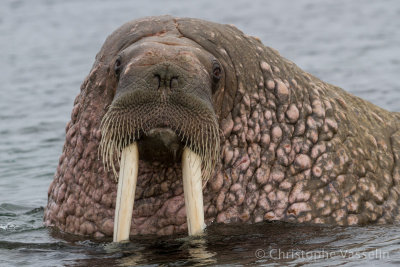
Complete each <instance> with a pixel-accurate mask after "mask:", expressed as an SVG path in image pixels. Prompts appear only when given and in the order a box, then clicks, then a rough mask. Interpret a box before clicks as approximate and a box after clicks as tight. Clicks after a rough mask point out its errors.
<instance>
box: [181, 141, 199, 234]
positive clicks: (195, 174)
mask: <svg viewBox="0 0 400 267" xmlns="http://www.w3.org/2000/svg"><path fill="white" fill-rule="evenodd" d="M182 178H183V192H184V195H185V208H186V217H187V225H188V231H189V235H198V234H201V233H203V230H204V228H205V224H204V208H203V191H202V179H201V159H200V157H199V156H198V155H197V154H196V153H194V152H193V151H192V150H190V149H189V148H187V147H185V149H184V150H183V154H182Z"/></svg>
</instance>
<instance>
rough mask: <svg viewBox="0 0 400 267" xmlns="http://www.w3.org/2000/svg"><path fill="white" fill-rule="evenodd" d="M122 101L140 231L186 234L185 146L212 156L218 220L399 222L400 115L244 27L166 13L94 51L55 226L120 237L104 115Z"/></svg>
mask: <svg viewBox="0 0 400 267" xmlns="http://www.w3.org/2000/svg"><path fill="white" fill-rule="evenodd" d="M121 53H122V54H121ZM121 55H122V60H121ZM119 61H120V62H119ZM118 62H119V63H118ZM216 62H217V63H216ZM116 63H118V64H116ZM130 63H132V64H131V65H130V67H128V65H129V64H130ZM215 64H218V66H219V70H218V68H216V67H215ZM118 66H122V67H118ZM160 66H161V67H160ZM167 66H169V67H167ZM157 68H158V69H157ZM155 74H156V75H159V76H155ZM174 75H175V76H174ZM215 76H217V78H216V77H215ZM149 95H151V96H149ZM138 99H142V100H143V102H140V101H139V100H138ZM149 99H151V101H155V102H152V103H151V104H149ZM156 100H157V101H159V102H157V101H156ZM121 101H122V102H124V103H128V104H126V105H119V104H118V103H122V102H121ZM163 101H164V102H163ZM143 103H144V104H143ZM162 103H164V104H162ZM118 105H119V106H118ZM140 105H142V106H140ZM122 106H123V109H124V112H125V113H127V114H129V115H126V118H125V119H124V120H123V119H121V121H124V122H126V123H125V124H123V123H114V124H113V125H114V126H112V127H114V128H115V127H117V128H118V127H122V126H121V125H125V126H126V125H131V126H132V128H133V129H134V130H133V131H131V133H132V134H131V136H129V134H128V132H129V131H128V130H127V129H128V128H129V127H128V128H126V129H125V128H123V127H122V128H123V129H125V130H121V131H122V133H123V134H122V136H123V137H121V138H122V139H120V140H123V141H121V142H120V143H121V144H122V145H121V146H123V144H125V143H129V142H131V141H132V140H133V139H135V140H138V141H139V158H140V161H139V174H138V181H137V189H136V196H135V207H134V210H133V219H132V226H131V234H132V235H137V234H158V235H169V234H173V233H179V232H185V231H187V225H186V212H185V205H184V196H183V187H182V173H181V172H182V170H181V165H180V164H179V162H180V157H181V153H182V147H183V145H184V144H186V145H188V146H191V147H192V148H196V147H197V149H198V151H199V153H203V152H204V153H203V158H202V160H203V168H205V167H204V166H207V168H205V169H203V173H205V174H207V179H208V180H207V181H206V180H205V181H204V189H203V195H204V211H205V214H204V215H205V221H206V224H207V225H210V224H212V223H215V222H218V223H256V222H261V221H264V220H282V221H289V222H298V223H301V222H309V223H317V224H335V225H355V224H367V223H379V224H383V223H393V222H395V221H398V220H399V216H400V215H399V208H398V198H399V194H400V185H399V183H400V130H399V129H400V114H399V113H394V112H388V111H386V110H384V109H381V108H379V107H377V106H375V105H373V104H371V103H369V102H367V101H365V100H362V99H360V98H358V97H356V96H353V95H351V94H349V93H347V92H345V91H343V90H342V89H340V88H338V87H336V86H333V85H330V84H328V83H325V82H323V81H321V80H319V79H318V78H316V77H314V76H312V75H311V74H309V73H307V72H304V71H303V70H301V69H300V68H298V67H297V66H296V65H295V64H294V63H292V62H290V61H288V60H287V59H285V58H283V57H281V56H280V55H279V53H278V52H277V51H276V50H274V49H271V48H269V47H266V46H264V45H263V44H262V43H261V42H260V41H259V40H258V39H257V38H254V37H251V36H247V35H245V34H244V33H242V32H241V31H240V30H238V29H236V28H235V27H234V26H231V25H221V24H217V23H212V22H207V21H203V20H197V19H189V18H173V17H170V16H161V17H148V18H144V19H140V20H134V21H131V22H128V23H126V24H124V25H123V26H121V27H120V28H119V29H117V30H116V31H115V32H114V33H112V34H111V35H110V36H109V37H108V38H107V40H106V41H105V43H104V45H103V47H102V48H101V50H100V52H99V53H98V54H97V56H96V60H95V63H94V65H93V67H92V70H91V72H90V73H89V75H88V76H87V78H86V79H85V81H84V82H83V84H82V86H81V91H80V93H79V94H78V96H77V97H76V99H75V102H74V107H73V110H72V114H71V121H70V122H69V123H68V124H67V126H66V141H65V144H64V147H63V152H62V154H61V157H60V160H59V165H58V168H57V171H56V174H55V177H54V180H53V182H52V183H51V185H50V188H49V191H48V204H47V207H46V209H45V214H44V223H45V225H46V226H52V227H56V228H58V229H60V230H62V231H65V232H68V233H73V234H79V235H88V236H93V237H104V236H112V234H113V223H114V222H113V221H114V210H115V198H116V190H117V182H116V175H115V173H118V169H119V164H118V152H115V153H114V154H113V155H111V157H109V159H108V160H107V159H105V158H104V155H110V154H107V153H106V154H104V153H102V150H101V145H100V144H101V142H103V141H104V140H106V139H105V138H106V134H105V130H104V128H103V131H102V125H105V124H104V121H103V119H104V117H105V116H106V114H110V112H111V110H112V109H113V108H115V107H122ZM107 112H108V113H107ZM121 114H122V112H120V113H118V118H122V117H123V115H121ZM138 114H140V116H139V115H138ZM124 116H125V115H124ZM135 116H136V118H138V119H137V120H134V119H132V118H135ZM140 118H144V119H143V120H147V121H148V122H149V123H148V124H146V125H147V126H146V125H145V126H144V125H140V123H139V121H140ZM102 121H103V122H102ZM113 121H116V120H115V118H114V120H113ZM134 121H136V124H135V123H134ZM129 123H131V124H129ZM178 125H180V126H179V127H178ZM212 125H214V126H212ZM125 126H124V127H125ZM206 126H207V127H206ZM110 127H111V126H110ZM185 127H186V128H185ZM213 127H214V128H213ZM122 128H121V129H122ZM107 129H108V128H107ZM115 129H116V128H115ZM171 129H172V131H171ZM210 129H213V130H210ZM180 130H181V132H180ZM214 130H215V131H214ZM213 132H216V134H215V135H213V134H212V133H213ZM115 138H116V137H115ZM115 140H117V139H115ZM187 140H189V143H188V144H187V142H186V141H187ZM202 140H209V141H208V142H205V141H202ZM117 143H118V142H117ZM205 143H207V145H204V144H205ZM154 144H156V145H154ZM213 149H214V150H215V151H213ZM117 150H118V149H117ZM210 151H211V152H210ZM103 152H104V151H103ZM207 164H208V165H207ZM111 165H114V167H115V171H113V169H112V167H111Z"/></svg>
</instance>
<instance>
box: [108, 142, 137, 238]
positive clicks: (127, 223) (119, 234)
mask: <svg viewBox="0 0 400 267" xmlns="http://www.w3.org/2000/svg"><path fill="white" fill-rule="evenodd" d="M138 166H139V151H138V148H137V144H136V142H135V143H133V144H131V145H129V146H127V147H125V148H124V149H123V150H122V155H121V164H120V170H119V179H118V191H117V200H116V203H115V218H114V239H113V241H114V242H121V241H126V240H129V233H130V229H131V222H132V212H133V204H134V201H135V190H136V182H137V176H138Z"/></svg>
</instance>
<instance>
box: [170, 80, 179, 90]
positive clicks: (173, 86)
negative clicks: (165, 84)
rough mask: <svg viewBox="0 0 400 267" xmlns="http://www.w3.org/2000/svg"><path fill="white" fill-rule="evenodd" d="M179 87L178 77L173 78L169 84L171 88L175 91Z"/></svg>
mask: <svg viewBox="0 0 400 267" xmlns="http://www.w3.org/2000/svg"><path fill="white" fill-rule="evenodd" d="M177 87H178V77H172V78H171V81H170V82H169V88H171V89H175V88H177Z"/></svg>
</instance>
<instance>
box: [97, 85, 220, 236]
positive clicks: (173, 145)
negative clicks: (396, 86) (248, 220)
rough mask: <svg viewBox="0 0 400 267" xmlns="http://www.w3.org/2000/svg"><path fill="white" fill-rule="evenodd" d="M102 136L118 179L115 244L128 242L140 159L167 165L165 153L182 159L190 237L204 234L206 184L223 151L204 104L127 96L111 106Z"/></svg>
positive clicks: (155, 95) (146, 94)
mask: <svg viewBox="0 0 400 267" xmlns="http://www.w3.org/2000/svg"><path fill="white" fill-rule="evenodd" d="M101 132H102V138H101V142H100V150H99V152H100V154H101V156H102V158H103V163H104V165H105V167H106V168H107V169H108V170H109V169H111V170H112V171H113V173H114V175H115V177H116V179H118V180H119V182H118V183H119V185H118V192H117V201H116V212H115V221H114V241H116V242H118V241H122V240H128V239H129V231H130V224H131V220H132V209H133V202H134V195H135V186H136V180H137V175H138V165H139V164H138V162H139V155H140V157H141V159H142V156H143V159H145V160H151V159H152V158H153V159H155V160H161V161H163V160H165V161H167V158H168V156H167V157H165V155H168V153H167V154H165V153H164V152H165V151H169V152H170V153H171V155H173V156H172V157H173V159H172V160H173V161H177V160H179V159H181V161H182V177H183V185H184V195H185V205H186V213H187V221H188V228H189V234H190V235H191V234H198V233H200V232H202V230H203V229H204V212H203V196H202V184H205V182H206V181H207V180H208V179H209V178H210V176H211V175H212V172H213V170H214V167H215V165H216V162H217V161H218V159H219V147H220V141H219V128H218V123H217V119H216V116H215V114H214V111H213V109H212V108H211V107H210V106H209V105H207V104H206V102H205V101H203V100H201V99H198V98H196V97H193V96H190V95H184V94H179V95H178V94H171V95H169V96H168V97H167V98H166V97H165V96H163V95H161V93H160V92H156V91H141V90H137V91H133V92H128V93H125V94H123V95H121V96H119V97H118V98H116V99H115V100H114V101H113V103H112V104H111V105H110V107H109V109H108V111H107V113H106V115H105V116H104V117H103V119H102V122H101ZM138 147H139V148H138ZM157 149H159V150H160V151H161V153H157ZM149 151H150V152H149ZM139 152H140V153H139ZM160 155H161V156H160ZM162 155H164V157H163V156H162ZM118 165H119V166H120V170H119V175H118V173H117V167H116V166H118Z"/></svg>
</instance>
